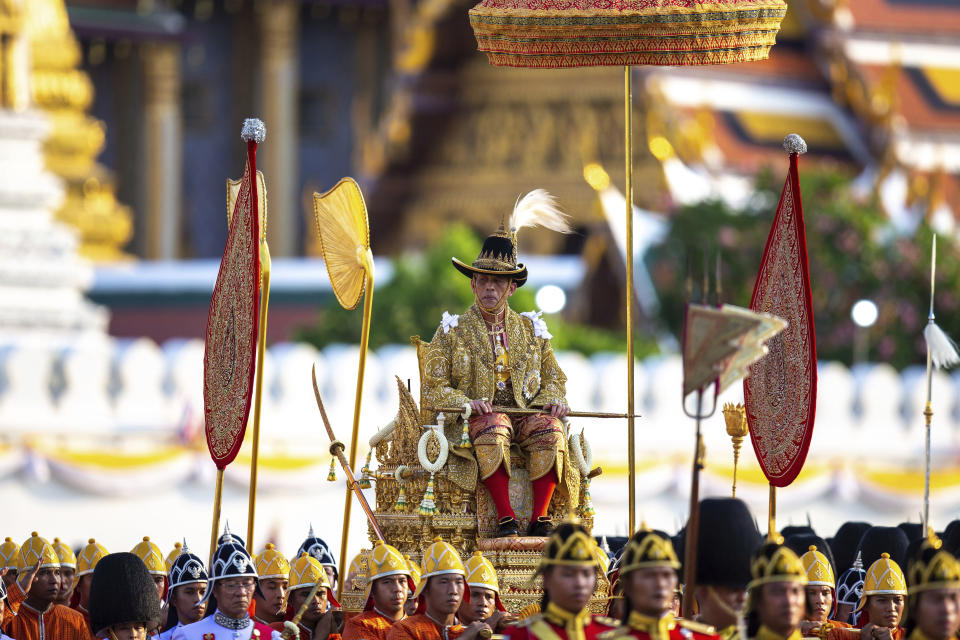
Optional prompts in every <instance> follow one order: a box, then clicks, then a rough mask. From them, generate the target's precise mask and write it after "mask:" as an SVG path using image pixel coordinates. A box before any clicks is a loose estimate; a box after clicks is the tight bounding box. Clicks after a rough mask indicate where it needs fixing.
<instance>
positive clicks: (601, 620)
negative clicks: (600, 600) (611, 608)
mask: <svg viewBox="0 0 960 640" xmlns="http://www.w3.org/2000/svg"><path fill="white" fill-rule="evenodd" d="M593 621H594V622H596V623H597V624H602V625H604V626H607V627H619V626H620V621H619V620H617V619H616V618H610V617H608V616H593ZM604 633H607V632H606V631H604Z"/></svg>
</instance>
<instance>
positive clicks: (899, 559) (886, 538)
mask: <svg viewBox="0 0 960 640" xmlns="http://www.w3.org/2000/svg"><path fill="white" fill-rule="evenodd" d="M908 546H910V540H908V539H907V534H905V533H904V532H903V529H900V528H898V527H871V528H870V529H869V530H867V532H866V533H865V534H863V538H861V539H860V553H861V557H862V560H863V568H864V569H866V570H867V571H869V570H870V565H872V564H873V563H874V562H876V561H877V560H879V559H880V554H883V553H889V554H890V559H891V560H893V561H894V562H896V563H897V564H898V565H900V567H901V568H902V567H905V566H907V547H908Z"/></svg>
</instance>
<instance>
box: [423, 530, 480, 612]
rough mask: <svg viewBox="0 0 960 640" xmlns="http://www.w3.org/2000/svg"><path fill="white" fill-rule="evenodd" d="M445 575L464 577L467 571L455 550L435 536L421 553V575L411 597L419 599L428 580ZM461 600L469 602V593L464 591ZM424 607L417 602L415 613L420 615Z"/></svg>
mask: <svg viewBox="0 0 960 640" xmlns="http://www.w3.org/2000/svg"><path fill="white" fill-rule="evenodd" d="M446 574H456V575H461V576H464V577H466V575H467V570H466V568H465V567H464V566H463V560H461V559H460V554H458V553H457V550H456V549H454V548H453V546H451V545H449V544H447V543H446V542H444V541H443V540H441V539H440V537H439V536H437V537H436V538H434V539H433V544H431V545H430V546H429V547H427V549H426V551H424V553H423V575H422V576H420V582H419V583H417V590H416V591H414V593H413V597H414V598H418V599H419V598H420V596H421V594H423V588H424V587H425V586H426V585H427V583H428V582H429V581H430V578H432V577H433V576H439V575H446ZM463 599H464V601H465V602H469V601H470V592H469V591H467V590H465V591H464V594H463ZM424 606H425V605H424V603H423V601H422V600H421V601H419V603H418V606H417V612H418V613H422V611H421V609H423V608H424Z"/></svg>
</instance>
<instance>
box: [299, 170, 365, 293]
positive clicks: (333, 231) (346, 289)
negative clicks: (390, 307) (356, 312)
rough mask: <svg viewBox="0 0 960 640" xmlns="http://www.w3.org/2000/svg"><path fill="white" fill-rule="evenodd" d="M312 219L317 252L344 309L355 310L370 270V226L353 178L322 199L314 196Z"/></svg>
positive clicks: (341, 182) (327, 193)
mask: <svg viewBox="0 0 960 640" xmlns="http://www.w3.org/2000/svg"><path fill="white" fill-rule="evenodd" d="M313 214H314V215H313V217H314V220H316V223H317V233H318V234H319V236H320V249H321V251H323V259H324V261H325V262H326V265H327V273H328V274H329V275H330V283H331V284H332V285H333V293H334V295H336V296H337V301H338V302H339V303H340V305H341V306H342V307H343V308H344V309H355V308H356V306H357V304H358V303H359V302H360V297H361V296H363V291H364V286H365V283H366V276H367V270H368V269H369V270H370V271H371V273H370V275H371V277H372V270H373V256H372V254H371V253H370V225H369V223H368V222H367V207H366V205H365V204H364V202H363V194H361V193H360V187H359V186H358V185H357V183H356V181H355V180H354V179H353V178H343V179H342V180H340V182H338V183H337V184H336V185H335V186H334V187H333V188H332V189H330V190H329V191H327V192H326V193H324V194H323V195H319V194H316V193H315V194H313Z"/></svg>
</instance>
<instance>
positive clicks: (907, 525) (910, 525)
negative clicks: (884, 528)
mask: <svg viewBox="0 0 960 640" xmlns="http://www.w3.org/2000/svg"><path fill="white" fill-rule="evenodd" d="M897 528H898V529H901V530H902V531H903V532H904V533H905V534H907V540H909V541H910V542H913V541H914V540H923V539H924V538H926V535H924V531H923V525H922V524H920V523H919V522H901V523H900V524H898V525H897Z"/></svg>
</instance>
